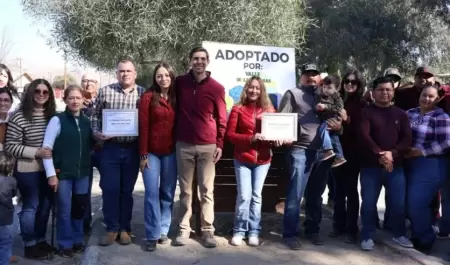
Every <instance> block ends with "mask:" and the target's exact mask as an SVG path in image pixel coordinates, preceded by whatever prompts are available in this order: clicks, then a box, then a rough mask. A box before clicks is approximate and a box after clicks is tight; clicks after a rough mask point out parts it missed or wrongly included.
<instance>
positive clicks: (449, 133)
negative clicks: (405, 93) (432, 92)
mask: <svg viewBox="0 0 450 265" xmlns="http://www.w3.org/2000/svg"><path fill="white" fill-rule="evenodd" d="M407 114H408V118H409V122H410V124H411V130H412V136H413V146H414V147H416V148H419V149H420V150H421V151H422V154H423V155H424V156H433V155H442V154H445V153H446V152H448V151H449V150H450V116H448V114H447V113H445V112H444V110H442V109H441V108H436V109H435V110H433V111H431V112H428V113H425V114H424V115H422V114H421V113H420V109H419V108H414V109H410V110H408V111H407Z"/></svg>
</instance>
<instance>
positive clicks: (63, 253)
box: [58, 248, 73, 258]
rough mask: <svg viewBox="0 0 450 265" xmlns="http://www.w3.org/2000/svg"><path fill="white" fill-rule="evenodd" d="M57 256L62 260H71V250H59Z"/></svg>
mask: <svg viewBox="0 0 450 265" xmlns="http://www.w3.org/2000/svg"><path fill="white" fill-rule="evenodd" d="M58 254H59V255H60V256H61V257H63V258H73V249H71V248H67V249H61V250H60V251H59V252H58Z"/></svg>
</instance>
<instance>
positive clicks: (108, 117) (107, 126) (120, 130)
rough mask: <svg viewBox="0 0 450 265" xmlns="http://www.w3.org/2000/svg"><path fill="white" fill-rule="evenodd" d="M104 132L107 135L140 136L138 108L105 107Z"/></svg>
mask: <svg viewBox="0 0 450 265" xmlns="http://www.w3.org/2000/svg"><path fill="white" fill-rule="evenodd" d="M102 133H103V134H104V135H106V136H138V134H139V125H138V110H137V109H104V110H103V114H102Z"/></svg>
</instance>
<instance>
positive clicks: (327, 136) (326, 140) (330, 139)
mask: <svg viewBox="0 0 450 265" xmlns="http://www.w3.org/2000/svg"><path fill="white" fill-rule="evenodd" d="M319 134H320V137H321V139H322V149H323V150H333V151H334V153H335V154H336V158H344V151H343V150H342V145H341V141H340V140H339V136H338V135H337V134H336V133H334V132H330V131H329V130H327V123H326V122H322V123H321V124H320V127H319Z"/></svg>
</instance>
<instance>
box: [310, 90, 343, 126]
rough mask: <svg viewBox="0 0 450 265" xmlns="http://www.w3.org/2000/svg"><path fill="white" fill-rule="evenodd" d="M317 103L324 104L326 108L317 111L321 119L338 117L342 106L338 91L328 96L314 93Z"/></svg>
mask: <svg viewBox="0 0 450 265" xmlns="http://www.w3.org/2000/svg"><path fill="white" fill-rule="evenodd" d="M316 101H317V103H322V104H324V105H326V109H325V110H323V111H317V114H318V115H319V117H320V118H321V119H323V120H327V119H329V118H334V117H340V116H341V115H340V113H341V111H342V109H343V108H344V102H343V100H342V98H341V95H340V94H339V92H336V93H334V94H332V95H330V96H327V95H325V94H316Z"/></svg>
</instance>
